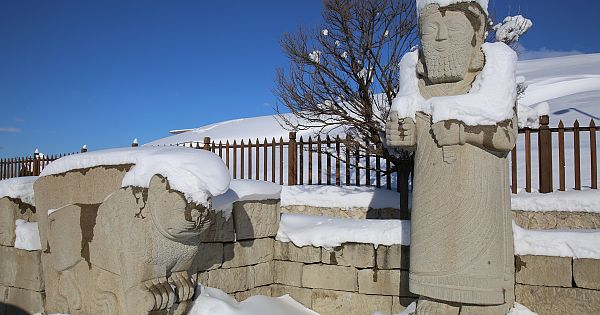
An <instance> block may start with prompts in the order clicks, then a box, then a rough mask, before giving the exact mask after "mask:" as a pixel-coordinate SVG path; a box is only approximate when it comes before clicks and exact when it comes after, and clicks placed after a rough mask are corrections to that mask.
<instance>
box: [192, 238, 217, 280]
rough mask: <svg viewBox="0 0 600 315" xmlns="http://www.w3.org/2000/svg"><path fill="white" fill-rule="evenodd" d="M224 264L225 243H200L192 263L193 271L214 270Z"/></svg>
mask: <svg viewBox="0 0 600 315" xmlns="http://www.w3.org/2000/svg"><path fill="white" fill-rule="evenodd" d="M221 264H223V243H203V242H202V243H200V244H199V246H198V254H197V255H196V257H195V258H194V262H193V264H192V269H191V272H192V273H196V272H201V271H205V270H212V269H217V268H220V267H221Z"/></svg>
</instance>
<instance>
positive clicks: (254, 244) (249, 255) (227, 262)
mask: <svg viewBox="0 0 600 315" xmlns="http://www.w3.org/2000/svg"><path fill="white" fill-rule="evenodd" d="M223 251H224V258H223V260H224V261H223V268H234V267H241V266H250V265H256V264H259V263H264V262H268V261H271V260H273V239H272V238H261V239H255V240H245V241H240V242H235V243H228V244H225V246H224V248H223Z"/></svg>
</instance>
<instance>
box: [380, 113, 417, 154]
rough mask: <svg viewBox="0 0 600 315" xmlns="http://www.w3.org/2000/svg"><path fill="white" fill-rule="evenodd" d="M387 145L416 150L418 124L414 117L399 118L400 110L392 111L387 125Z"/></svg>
mask: <svg viewBox="0 0 600 315" xmlns="http://www.w3.org/2000/svg"><path fill="white" fill-rule="evenodd" d="M385 142H386V144H387V146H389V147H392V148H399V149H404V150H410V151H412V150H415V148H416V146H417V126H416V123H415V121H414V120H413V119H412V118H399V117H398V112H395V111H393V112H390V116H389V119H388V121H387V123H386V125H385Z"/></svg>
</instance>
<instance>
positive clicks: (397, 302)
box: [392, 296, 417, 314]
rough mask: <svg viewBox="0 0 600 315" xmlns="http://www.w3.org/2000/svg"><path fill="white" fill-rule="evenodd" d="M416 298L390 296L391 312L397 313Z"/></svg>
mask: <svg viewBox="0 0 600 315" xmlns="http://www.w3.org/2000/svg"><path fill="white" fill-rule="evenodd" d="M416 301H417V299H416V298H407V297H398V296H393V297H392V314H397V313H400V312H402V311H404V310H405V309H406V307H408V306H409V305H410V304H411V303H412V302H416Z"/></svg>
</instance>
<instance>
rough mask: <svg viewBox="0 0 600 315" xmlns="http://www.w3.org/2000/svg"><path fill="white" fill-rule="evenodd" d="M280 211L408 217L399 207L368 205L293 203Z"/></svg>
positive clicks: (366, 217)
mask: <svg viewBox="0 0 600 315" xmlns="http://www.w3.org/2000/svg"><path fill="white" fill-rule="evenodd" d="M281 213H297V214H307V215H318V216H329V217H336V218H349V219H402V220H406V219H409V215H408V214H403V213H401V212H400V210H399V209H392V208H383V209H378V208H370V207H352V208H349V209H345V208H339V207H313V206H306V205H293V206H283V207H281Z"/></svg>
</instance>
